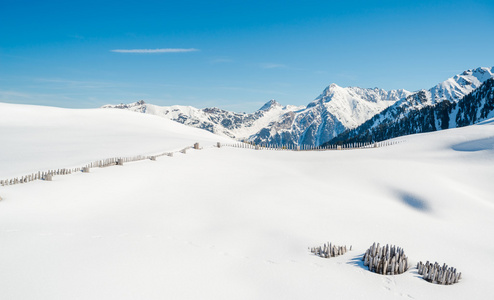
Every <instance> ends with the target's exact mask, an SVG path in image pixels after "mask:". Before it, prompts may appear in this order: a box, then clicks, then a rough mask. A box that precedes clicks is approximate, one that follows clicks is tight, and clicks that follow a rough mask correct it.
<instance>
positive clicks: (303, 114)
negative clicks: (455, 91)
mask: <svg viewBox="0 0 494 300" xmlns="http://www.w3.org/2000/svg"><path fill="white" fill-rule="evenodd" d="M409 94H410V92H408V91H405V90H393V91H389V92H387V91H385V90H382V89H378V88H374V89H362V88H359V87H347V88H342V87H339V86H338V85H336V84H331V85H330V86H328V87H327V88H326V89H325V90H324V91H323V93H322V94H321V95H320V96H319V97H317V98H316V99H315V100H314V101H312V102H311V103H309V105H307V107H303V106H302V107H297V106H292V105H288V106H282V105H281V104H279V103H278V102H276V101H275V100H270V101H269V102H267V103H266V104H265V105H263V106H262V107H261V108H260V109H259V110H257V111H255V112H254V113H251V114H246V113H235V112H230V111H226V110H222V109H219V108H204V109H198V108H194V107H191V106H180V105H175V106H169V107H166V106H164V107H161V106H157V105H152V104H147V103H145V102H144V101H138V102H135V103H131V104H118V105H105V106H103V108H120V109H127V110H131V111H135V112H141V113H148V114H153V115H158V116H162V117H165V118H167V119H170V120H174V121H177V122H179V123H182V124H185V125H189V126H193V127H196V128H201V129H205V130H208V131H210V132H213V133H216V134H219V135H224V136H228V137H232V138H236V139H247V140H249V141H251V142H254V143H256V144H261V143H267V144H278V145H282V144H283V145H297V144H298V145H300V144H306V145H318V144H320V143H322V142H325V141H328V140H330V139H331V138H333V137H335V136H336V135H338V134H339V133H341V132H343V131H345V130H346V129H348V128H354V127H356V126H358V125H359V124H361V123H362V122H364V121H365V120H367V119H368V118H370V117H372V116H373V115H375V114H376V113H378V112H380V111H382V110H383V109H385V108H386V107H388V106H390V105H392V104H394V103H395V102H396V101H398V100H399V99H401V98H403V97H406V96H407V95H409Z"/></svg>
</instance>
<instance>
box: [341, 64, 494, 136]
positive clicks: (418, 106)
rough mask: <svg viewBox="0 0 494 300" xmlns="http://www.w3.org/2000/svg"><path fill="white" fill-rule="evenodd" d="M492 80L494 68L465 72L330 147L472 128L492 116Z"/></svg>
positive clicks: (416, 95) (398, 105)
mask: <svg viewBox="0 0 494 300" xmlns="http://www.w3.org/2000/svg"><path fill="white" fill-rule="evenodd" d="M493 77H494V67H492V68H477V69H474V70H467V71H465V72H463V73H461V74H459V75H456V76H454V77H451V78H449V79H447V80H446V81H443V82H441V83H439V84H438V85H436V86H434V87H432V88H430V89H429V90H420V91H418V92H415V93H414V94H412V95H410V96H408V97H406V98H405V99H402V100H400V101H398V102H397V103H395V104H394V105H392V106H390V107H389V108H387V109H385V110H384V111H382V112H381V113H380V114H377V115H375V116H374V117H372V118H371V119H370V120H369V121H367V122H365V123H363V124H362V125H360V126H359V127H357V128H355V129H353V130H349V131H347V132H345V133H343V134H341V135H340V136H338V137H337V138H335V139H334V140H332V141H331V143H336V142H342V141H344V142H363V141H367V142H369V141H376V140H385V139H389V138H393V137H397V136H401V135H406V134H412V133H419V132H429V131H435V130H440V129H447V128H455V127H461V126H466V125H471V124H474V123H475V122H477V121H479V120H482V119H486V118H488V117H489V116H491V115H492V111H493V109H494V106H493V105H494V103H493V101H494V100H493V99H492V98H493V91H492V85H493V79H492V78H493Z"/></svg>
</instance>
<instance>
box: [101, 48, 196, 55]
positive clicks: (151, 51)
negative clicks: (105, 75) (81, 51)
mask: <svg viewBox="0 0 494 300" xmlns="http://www.w3.org/2000/svg"><path fill="white" fill-rule="evenodd" d="M195 51H199V49H195V48H187V49H184V48H161V49H114V50H110V52H117V53H141V54H154V53H184V52H195Z"/></svg>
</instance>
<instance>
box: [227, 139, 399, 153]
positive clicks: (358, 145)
mask: <svg viewBox="0 0 494 300" xmlns="http://www.w3.org/2000/svg"><path fill="white" fill-rule="evenodd" d="M403 142H404V140H400V141H382V142H376V143H350V144H343V145H328V146H325V147H322V146H311V145H279V144H258V145H256V144H253V143H248V142H238V143H233V144H219V143H218V145H219V146H224V147H234V148H243V149H255V150H274V151H283V150H286V151H327V150H352V149H371V148H380V147H386V146H392V145H396V144H400V143H403Z"/></svg>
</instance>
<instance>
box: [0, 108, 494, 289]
mask: <svg viewBox="0 0 494 300" xmlns="http://www.w3.org/2000/svg"><path fill="white" fill-rule="evenodd" d="M0 105H1V106H0V113H1V114H2V115H1V116H0V131H1V132H2V140H3V142H2V147H1V148H0V154H1V155H0V157H2V160H1V161H0V168H1V170H2V171H1V172H3V174H6V175H9V174H14V173H15V174H17V173H19V172H21V173H22V172H24V170H27V168H28V167H29V166H30V168H31V169H30V170H29V171H36V169H37V168H39V167H41V165H42V166H45V165H51V164H60V165H65V164H78V163H81V162H83V161H86V160H88V159H93V158H105V157H107V156H117V155H123V154H132V153H135V154H145V153H144V152H146V153H151V152H154V151H161V150H166V149H170V150H174V149H180V148H183V147H185V146H190V145H191V143H193V142H196V141H199V142H201V143H202V144H204V147H205V148H204V149H203V150H190V151H189V152H187V154H180V153H176V154H175V155H174V157H160V158H158V160H157V161H140V162H135V163H128V164H125V165H124V166H115V167H109V168H94V169H91V173H88V174H85V173H77V174H72V175H68V176H55V177H54V179H53V181H52V182H43V181H35V182H31V183H27V184H19V185H13V186H4V187H0V197H1V198H2V199H3V200H1V201H0V240H1V241H2V243H1V247H0V257H2V260H1V262H0V266H1V270H2V272H0V281H1V282H2V284H1V285H0V297H1V298H2V299H190V298H197V299H309V298H314V297H317V298H322V297H324V298H333V299H396V298H404V299H467V298H469V299H491V298H493V297H494V291H493V290H492V289H491V281H492V280H491V279H492V270H493V269H494V260H493V259H492V253H493V252H494V240H493V239H492V238H491V236H492V232H493V230H494V198H493V197H492V193H493V187H492V180H493V179H494V147H493V143H494V122H493V120H490V121H486V122H483V125H474V126H468V127H464V128H459V129H451V130H443V131H440V132H435V133H429V134H418V135H413V136H408V137H402V138H400V140H404V141H405V142H403V143H400V144H397V145H394V146H389V147H383V148H373V149H365V150H345V151H322V152H315V151H314V152H288V151H255V150H250V149H238V148H229V147H223V148H220V149H218V148H213V147H209V146H210V145H212V144H213V143H215V142H216V141H220V139H222V138H221V137H218V136H214V135H212V134H209V133H208V132H206V131H203V130H197V129H193V128H189V127H185V126H184V125H181V124H178V123H174V122H169V121H168V120H165V119H163V118H158V117H153V116H151V115H147V114H134V113H131V112H125V111H118V110H98V109H96V110H67V109H55V108H44V107H34V106H20V105H7V104H0ZM82 137H84V139H82V140H81V138H82ZM101 144H104V145H105V146H104V147H103V146H101ZM25 147H31V148H32V149H31V150H30V151H27V150H24V148H25ZM163 148H166V149H163ZM39 149H41V150H39ZM139 151H142V153H138V152H139ZM97 156H98V157H97ZM54 167H56V166H52V168H54ZM4 170H8V171H4ZM328 241H330V242H333V243H336V244H338V245H353V250H352V251H351V252H349V253H347V254H345V255H343V256H340V257H337V258H331V259H323V258H319V257H316V256H314V255H311V254H310V252H309V250H308V249H307V248H308V247H312V246H319V245H322V244H323V243H325V242H328ZM373 242H380V243H381V244H383V243H384V244H385V243H390V244H395V245H398V246H401V247H403V248H404V250H405V253H406V255H407V256H408V257H409V259H410V260H411V263H412V265H415V263H416V262H418V261H419V260H422V261H424V262H425V261H426V260H429V261H433V262H434V261H437V262H439V263H441V264H442V263H447V264H448V265H450V266H453V267H455V268H457V269H458V270H459V271H461V272H462V274H463V279H462V280H461V281H460V283H458V284H456V285H452V286H439V285H434V284H430V283H428V282H426V281H424V280H422V279H421V278H419V276H418V274H417V270H416V269H415V268H413V267H412V268H411V269H410V270H408V271H407V272H406V273H405V274H402V275H397V276H389V275H388V276H383V275H377V274H374V273H371V272H369V271H368V270H367V269H366V268H365V267H363V266H362V262H361V261H360V258H361V256H362V254H363V252H364V251H365V250H366V249H367V248H368V247H369V246H370V245H371V244H372V243H373Z"/></svg>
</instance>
